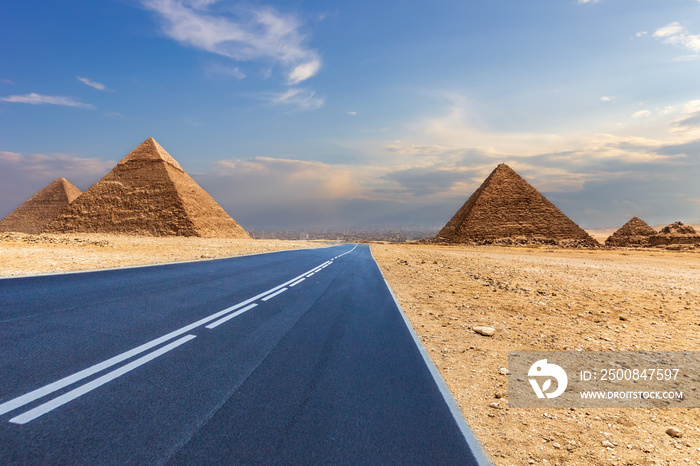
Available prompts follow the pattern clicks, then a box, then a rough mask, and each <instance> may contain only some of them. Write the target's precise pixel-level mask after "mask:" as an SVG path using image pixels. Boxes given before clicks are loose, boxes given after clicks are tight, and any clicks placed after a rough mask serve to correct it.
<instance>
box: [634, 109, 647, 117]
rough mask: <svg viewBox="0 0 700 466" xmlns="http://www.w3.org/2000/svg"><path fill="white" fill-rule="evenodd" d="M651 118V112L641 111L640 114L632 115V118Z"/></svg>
mask: <svg viewBox="0 0 700 466" xmlns="http://www.w3.org/2000/svg"><path fill="white" fill-rule="evenodd" d="M650 116H651V112H650V111H649V110H639V111H638V112H634V113H633V114H632V118H646V117H650Z"/></svg>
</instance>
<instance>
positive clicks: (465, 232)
mask: <svg viewBox="0 0 700 466" xmlns="http://www.w3.org/2000/svg"><path fill="white" fill-rule="evenodd" d="M435 241H438V242H450V243H479V244H490V243H505V244H511V243H512V244H520V243H545V244H570V245H581V246H595V245H598V242H597V241H596V240H594V239H593V238H592V237H591V236H590V235H589V234H588V233H586V232H585V231H584V230H583V229H581V228H580V227H579V226H578V225H576V223H574V222H573V221H572V220H571V219H570V218H569V217H567V216H566V215H564V214H563V213H562V212H561V211H560V210H559V209H557V208H556V206H554V204H552V203H551V202H549V201H548V200H547V198H545V197H544V196H543V195H542V194H540V193H539V191H537V190H536V189H535V188H533V187H532V186H531V185H530V184H529V183H528V182H527V181H525V180H524V179H523V178H521V177H520V175H518V174H517V173H515V171H513V169H511V168H510V167H509V166H508V165H506V164H504V163H502V164H500V165H498V167H496V169H495V170H494V171H493V172H491V174H490V175H489V176H488V178H486V180H485V181H484V182H483V183H482V184H481V186H479V189H477V190H476V191H475V192H474V194H472V195H471V197H470V198H469V199H468V200H467V202H465V203H464V205H463V206H462V207H461V208H460V209H459V210H458V211H457V213H456V214H455V215H454V217H452V219H451V220H450V221H449V222H447V225H445V227H444V228H443V229H442V230H440V233H438V235H437V236H436V237H435Z"/></svg>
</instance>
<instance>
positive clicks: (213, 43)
mask: <svg viewBox="0 0 700 466" xmlns="http://www.w3.org/2000/svg"><path fill="white" fill-rule="evenodd" d="M218 3H220V2H219V0H189V1H188V0H142V5H143V6H144V7H145V8H147V9H149V10H151V11H154V12H156V13H157V14H158V15H159V17H160V19H161V20H162V22H163V32H164V33H165V34H166V35H167V36H168V37H170V38H172V39H174V40H176V41H178V42H180V43H181V44H185V45H189V46H192V47H195V48H198V49H202V50H206V51H208V52H211V53H215V54H218V55H223V56H225V57H229V58H232V59H234V60H238V61H252V60H264V61H265V60H266V61H272V62H273V63H279V64H281V65H282V66H283V67H284V68H285V69H286V73H287V80H288V82H289V83H290V84H297V83H300V82H302V81H305V80H307V79H309V78H310V77H312V76H314V75H315V74H316V73H318V71H319V69H320V68H321V59H320V57H319V56H318V53H317V52H316V51H315V50H312V49H310V48H308V47H307V45H306V41H307V38H306V36H305V35H304V34H303V33H302V32H301V24H300V23H299V21H298V20H297V18H296V17H294V16H292V15H285V14H282V13H280V12H279V11H277V10H276V9H274V8H272V7H243V6H238V7H235V8H226V7H222V8H218V9H215V8H214V7H215V6H216V4H218Z"/></svg>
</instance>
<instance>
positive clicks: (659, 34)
mask: <svg viewBox="0 0 700 466" xmlns="http://www.w3.org/2000/svg"><path fill="white" fill-rule="evenodd" d="M654 37H655V38H657V39H659V40H661V41H662V42H663V43H664V44H669V45H675V46H676V47H680V48H684V49H686V50H689V51H691V52H694V53H700V35H698V34H691V33H690V32H689V31H688V29H687V28H686V27H685V26H683V25H682V24H681V23H679V22H677V21H676V22H673V23H671V24H669V25H667V26H664V27H662V28H659V29H657V30H656V32H654Z"/></svg>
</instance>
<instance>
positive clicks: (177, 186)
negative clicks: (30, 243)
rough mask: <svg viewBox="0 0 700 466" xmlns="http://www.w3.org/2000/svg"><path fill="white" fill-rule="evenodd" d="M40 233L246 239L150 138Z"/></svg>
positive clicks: (234, 222)
mask: <svg viewBox="0 0 700 466" xmlns="http://www.w3.org/2000/svg"><path fill="white" fill-rule="evenodd" d="M43 231H44V232H47V233H75V232H82V233H111V234H126V235H146V236H201V237H209V238H214V237H220V238H249V236H248V233H246V231H245V230H244V229H243V228H242V227H241V226H240V225H239V224H238V223H236V221H235V220H234V219H232V218H231V217H230V216H229V215H228V214H227V213H226V211H224V209H222V208H221V206H220V205H219V204H217V203H216V201H215V200H214V199H212V197H211V196H210V195H209V194H208V193H207V192H206V191H204V190H203V189H202V188H201V187H200V186H199V185H198V184H197V183H196V182H195V181H194V180H193V179H192V178H190V176H189V175H188V174H187V173H185V171H184V170H183V169H182V168H181V167H180V164H178V163H177V161H175V159H174V158H173V157H172V156H171V155H170V154H168V152H167V151H166V150H165V149H163V148H162V147H161V146H160V144H158V143H157V142H156V141H155V139H153V138H148V139H146V140H145V141H143V142H142V143H141V144H140V145H139V146H138V147H137V148H136V149H134V150H133V151H131V153H129V154H128V155H127V156H126V157H124V158H123V159H122V160H120V161H119V163H118V164H117V166H115V167H114V168H113V169H112V171H110V172H109V173H108V174H107V175H106V176H105V177H104V178H102V179H101V180H100V181H98V182H97V183H95V184H94V185H93V186H91V187H90V189H88V190H87V191H85V192H84V193H83V194H82V195H81V196H80V197H78V198H77V199H76V200H75V201H73V203H72V204H71V205H70V206H69V208H68V209H66V210H65V211H64V212H63V213H62V214H60V215H59V216H58V217H56V219H54V220H53V221H52V222H51V223H49V224H48V225H47V226H46V227H45V228H44V230H43Z"/></svg>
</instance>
